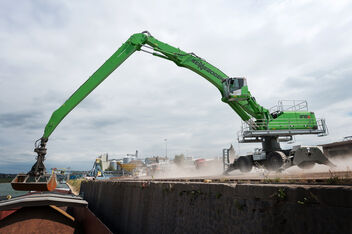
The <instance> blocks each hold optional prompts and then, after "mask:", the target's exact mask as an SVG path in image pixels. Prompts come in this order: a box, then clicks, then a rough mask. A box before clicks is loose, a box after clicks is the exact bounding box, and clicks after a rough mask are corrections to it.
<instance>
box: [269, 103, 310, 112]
mask: <svg viewBox="0 0 352 234" xmlns="http://www.w3.org/2000/svg"><path fill="white" fill-rule="evenodd" d="M282 111H308V103H307V101H306V100H280V101H278V104H277V105H276V106H273V107H271V108H270V113H273V112H282Z"/></svg>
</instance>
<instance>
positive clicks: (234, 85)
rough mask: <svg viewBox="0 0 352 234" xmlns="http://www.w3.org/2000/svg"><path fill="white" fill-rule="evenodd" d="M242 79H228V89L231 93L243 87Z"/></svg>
mask: <svg viewBox="0 0 352 234" xmlns="http://www.w3.org/2000/svg"><path fill="white" fill-rule="evenodd" d="M243 83H244V80H243V79H242V78H231V79H230V80H229V91H230V93H232V92H233V91H236V90H238V89H241V88H242V87H243Z"/></svg>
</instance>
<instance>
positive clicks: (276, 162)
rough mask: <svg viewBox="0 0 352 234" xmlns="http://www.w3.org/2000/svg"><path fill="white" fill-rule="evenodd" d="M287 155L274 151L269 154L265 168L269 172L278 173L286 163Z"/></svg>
mask: <svg viewBox="0 0 352 234" xmlns="http://www.w3.org/2000/svg"><path fill="white" fill-rule="evenodd" d="M285 161H286V155H285V154H284V153H283V152H281V151H274V152H271V153H269V154H268V158H267V161H266V163H265V168H266V169H267V170H269V171H278V170H279V169H280V168H281V167H282V166H283V165H284V163H285Z"/></svg>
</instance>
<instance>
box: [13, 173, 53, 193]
mask: <svg viewBox="0 0 352 234" xmlns="http://www.w3.org/2000/svg"><path fill="white" fill-rule="evenodd" d="M56 185H57V181H56V175H55V174H51V175H50V174H49V175H42V176H39V177H34V176H30V175H28V174H18V175H17V176H16V177H15V178H14V179H13V180H12V182H11V186H12V188H13V189H14V190H21V191H53V190H54V189H55V188H56Z"/></svg>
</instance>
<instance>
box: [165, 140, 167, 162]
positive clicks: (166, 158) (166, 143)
mask: <svg viewBox="0 0 352 234" xmlns="http://www.w3.org/2000/svg"><path fill="white" fill-rule="evenodd" d="M164 141H165V158H166V159H167V139H164Z"/></svg>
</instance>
